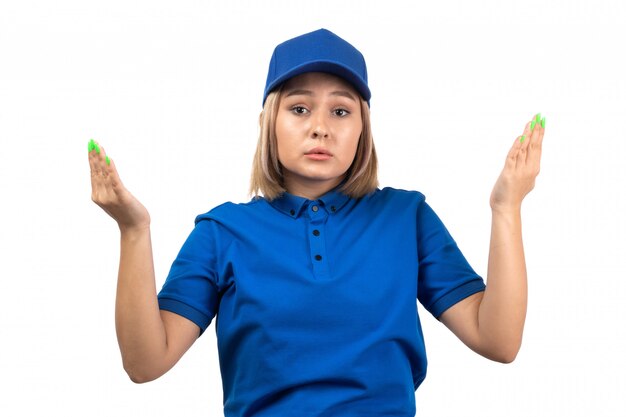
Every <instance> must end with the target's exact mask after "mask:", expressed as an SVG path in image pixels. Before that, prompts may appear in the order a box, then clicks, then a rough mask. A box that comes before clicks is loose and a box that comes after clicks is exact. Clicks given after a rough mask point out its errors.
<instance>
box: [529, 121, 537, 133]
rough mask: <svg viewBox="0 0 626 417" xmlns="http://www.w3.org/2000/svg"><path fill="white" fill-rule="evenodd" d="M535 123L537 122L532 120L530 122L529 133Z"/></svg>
mask: <svg viewBox="0 0 626 417" xmlns="http://www.w3.org/2000/svg"><path fill="white" fill-rule="evenodd" d="M535 123H537V122H535V119H533V121H532V122H530V130H531V132H532V130H533V129H534V128H535Z"/></svg>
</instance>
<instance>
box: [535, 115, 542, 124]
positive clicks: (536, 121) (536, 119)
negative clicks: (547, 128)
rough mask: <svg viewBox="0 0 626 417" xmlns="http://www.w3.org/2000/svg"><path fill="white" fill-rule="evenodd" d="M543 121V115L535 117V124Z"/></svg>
mask: <svg viewBox="0 0 626 417" xmlns="http://www.w3.org/2000/svg"><path fill="white" fill-rule="evenodd" d="M540 121H541V113H537V116H535V124H536V123H539V122H540Z"/></svg>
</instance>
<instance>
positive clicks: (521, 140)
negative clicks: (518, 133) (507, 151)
mask: <svg viewBox="0 0 626 417" xmlns="http://www.w3.org/2000/svg"><path fill="white" fill-rule="evenodd" d="M524 139H526V136H524V135H522V137H521V138H519V143H524Z"/></svg>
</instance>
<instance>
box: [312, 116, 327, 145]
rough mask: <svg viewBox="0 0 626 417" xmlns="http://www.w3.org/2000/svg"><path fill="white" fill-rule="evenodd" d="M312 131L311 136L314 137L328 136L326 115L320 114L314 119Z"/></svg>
mask: <svg viewBox="0 0 626 417" xmlns="http://www.w3.org/2000/svg"><path fill="white" fill-rule="evenodd" d="M312 122H313V124H312V132H311V137H313V139H321V138H327V137H328V126H327V124H326V119H325V118H324V115H322V114H318V116H317V117H315V118H313V119H312Z"/></svg>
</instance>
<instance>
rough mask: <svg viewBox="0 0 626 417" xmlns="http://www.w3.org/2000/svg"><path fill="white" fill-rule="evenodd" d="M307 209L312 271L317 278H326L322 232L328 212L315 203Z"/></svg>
mask: <svg viewBox="0 0 626 417" xmlns="http://www.w3.org/2000/svg"><path fill="white" fill-rule="evenodd" d="M307 211H308V217H309V219H310V222H309V226H308V227H309V233H308V239H309V248H310V250H311V263H312V264H313V273H314V275H315V277H316V278H318V279H328V278H329V274H328V259H327V258H326V239H325V233H324V228H325V224H326V219H327V218H328V213H327V212H326V210H325V209H324V208H323V207H321V206H320V205H318V204H316V203H314V204H311V205H310V206H309V207H308V210H307Z"/></svg>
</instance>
